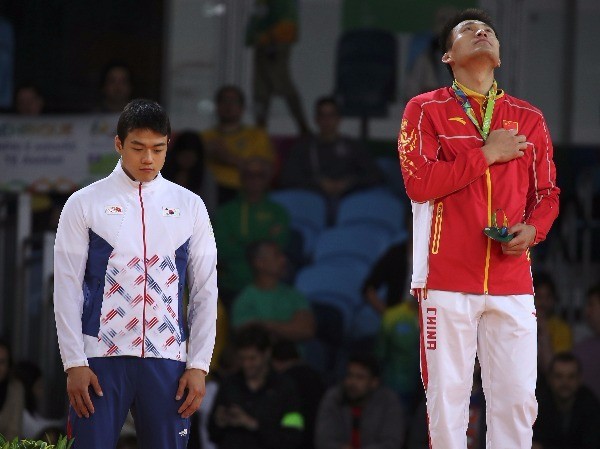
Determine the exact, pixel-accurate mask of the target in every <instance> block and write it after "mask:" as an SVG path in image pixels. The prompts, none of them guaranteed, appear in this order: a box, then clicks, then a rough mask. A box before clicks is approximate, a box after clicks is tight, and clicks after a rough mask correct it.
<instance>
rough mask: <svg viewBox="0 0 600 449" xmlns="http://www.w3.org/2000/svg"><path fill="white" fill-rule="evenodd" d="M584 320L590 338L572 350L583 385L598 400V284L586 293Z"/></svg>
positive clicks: (599, 352)
mask: <svg viewBox="0 0 600 449" xmlns="http://www.w3.org/2000/svg"><path fill="white" fill-rule="evenodd" d="M585 320H586V322H587V325H588V327H589V328H590V330H591V331H592V336H590V337H588V338H587V339H585V340H583V341H581V342H580V343H578V344H577V345H575V348H574V349H573V353H574V354H575V356H577V358H578V359H579V362H580V363H581V367H582V372H583V374H582V376H583V377H582V379H583V384H584V385H585V386H586V387H588V388H590V389H591V390H592V391H593V392H594V394H595V395H596V397H597V398H599V399H600V284H598V285H595V286H594V287H592V288H590V289H589V291H588V292H587V301H586V304H585Z"/></svg>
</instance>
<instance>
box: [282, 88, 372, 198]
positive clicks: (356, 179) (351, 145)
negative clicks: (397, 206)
mask: <svg viewBox="0 0 600 449" xmlns="http://www.w3.org/2000/svg"><path fill="white" fill-rule="evenodd" d="M315 120H316V122H317V126H318V128H319V132H318V134H317V135H316V136H310V137H307V138H305V139H302V140H301V141H300V142H298V144H297V145H296V146H295V147H294V148H293V149H292V151H291V152H290V155H289V157H288V160H287V162H286V164H285V167H284V169H283V172H282V175H281V184H282V186H284V187H299V188H307V189H315V190H317V191H319V192H321V193H322V194H323V195H325V197H326V198H327V199H328V200H329V201H330V203H331V207H334V208H335V203H336V202H337V200H339V198H340V197H342V196H343V195H345V194H346V193H349V192H351V191H353V190H356V189H360V188H364V187H370V186H373V185H375V184H377V183H379V182H381V180H382V177H381V173H380V171H379V169H378V168H377V165H376V164H375V162H374V161H373V159H372V158H371V155H370V154H369V153H368V151H367V150H366V149H365V148H364V147H362V146H361V145H359V144H358V143H357V142H355V141H353V140H351V139H349V138H348V137H345V136H343V135H342V134H341V133H340V123H341V116H340V108H339V105H338V103H337V101H336V100H335V98H333V97H321V98H319V99H318V100H317V102H316V104H315Z"/></svg>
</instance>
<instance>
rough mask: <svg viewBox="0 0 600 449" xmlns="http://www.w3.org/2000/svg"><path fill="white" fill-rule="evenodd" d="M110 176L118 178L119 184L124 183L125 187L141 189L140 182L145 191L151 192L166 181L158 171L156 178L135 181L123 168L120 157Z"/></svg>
mask: <svg viewBox="0 0 600 449" xmlns="http://www.w3.org/2000/svg"><path fill="white" fill-rule="evenodd" d="M109 177H110V178H114V179H115V180H117V182H118V183H119V184H121V185H123V186H124V187H125V188H127V189H135V190H136V191H137V190H139V188H140V184H142V189H143V190H144V191H145V192H149V191H152V190H155V189H157V188H158V187H160V186H161V185H162V183H163V182H164V178H163V177H162V175H161V174H160V172H159V173H158V175H157V176H156V178H154V179H153V180H152V181H148V182H141V183H140V181H134V180H133V179H131V178H130V177H129V176H128V175H127V173H125V171H124V170H123V167H122V166H121V159H119V162H117V165H116V167H115V169H114V170H113V171H112V173H111V174H110V176H109Z"/></svg>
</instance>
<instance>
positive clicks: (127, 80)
mask: <svg viewBox="0 0 600 449" xmlns="http://www.w3.org/2000/svg"><path fill="white" fill-rule="evenodd" d="M132 91H133V80H132V76H131V69H130V68H129V66H128V65H127V64H125V63H124V62H118V61H115V62H111V63H109V64H108V65H107V66H106V67H105V68H104V70H103V71H102V81H101V86H100V92H101V94H102V99H101V100H100V103H99V104H98V106H97V107H96V108H95V110H94V112H103V113H114V114H118V113H121V112H123V109H124V108H125V105H127V103H129V101H131V99H132V95H131V93H132Z"/></svg>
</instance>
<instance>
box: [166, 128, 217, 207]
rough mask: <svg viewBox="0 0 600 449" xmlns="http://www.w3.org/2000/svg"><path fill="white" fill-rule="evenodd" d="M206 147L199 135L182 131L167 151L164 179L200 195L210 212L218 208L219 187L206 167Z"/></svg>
mask: <svg viewBox="0 0 600 449" xmlns="http://www.w3.org/2000/svg"><path fill="white" fill-rule="evenodd" d="M204 153H205V152H204V145H203V143H202V139H201V138H200V136H199V135H198V133H196V132H194V131H189V130H186V131H182V132H180V133H178V134H177V137H175V140H174V141H173V145H172V146H171V148H170V149H169V150H168V151H167V159H166V162H165V165H164V167H163V169H162V171H161V174H162V175H163V177H165V178H166V179H168V180H169V181H172V182H174V183H176V184H179V185H180V186H182V187H185V188H186V189H188V190H191V191H192V192H194V193H195V194H196V195H199V196H200V197H201V198H202V200H203V201H204V204H205V205H206V208H207V209H208V212H209V213H210V214H212V213H213V212H214V211H215V208H216V207H217V185H216V183H215V180H214V178H213V176H212V174H211V173H210V171H209V170H208V169H207V167H206V160H205V159H206V158H205V154H204Z"/></svg>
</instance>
